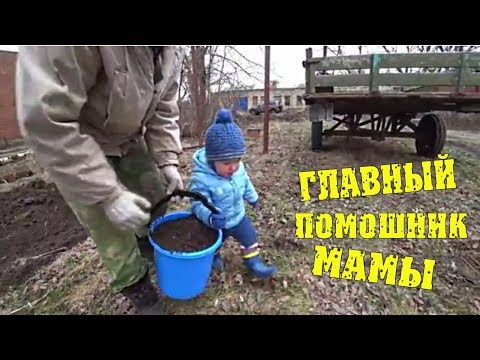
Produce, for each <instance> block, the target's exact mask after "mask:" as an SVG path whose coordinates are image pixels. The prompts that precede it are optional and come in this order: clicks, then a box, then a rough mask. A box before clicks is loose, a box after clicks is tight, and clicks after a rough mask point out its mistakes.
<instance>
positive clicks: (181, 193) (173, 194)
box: [151, 189, 220, 214]
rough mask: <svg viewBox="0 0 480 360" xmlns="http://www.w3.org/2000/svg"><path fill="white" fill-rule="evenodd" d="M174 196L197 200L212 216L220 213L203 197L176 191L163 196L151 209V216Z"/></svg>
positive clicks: (184, 191) (197, 194)
mask: <svg viewBox="0 0 480 360" xmlns="http://www.w3.org/2000/svg"><path fill="white" fill-rule="evenodd" d="M175 196H180V197H182V198H183V197H189V198H192V199H195V200H199V201H201V202H202V204H203V205H204V206H205V207H206V208H207V209H208V210H210V211H211V212H212V213H214V214H219V213H220V212H219V211H218V210H217V208H216V207H215V206H213V205H212V204H211V203H210V202H209V201H208V199H207V198H206V197H205V195H202V194H200V193H198V192H194V191H187V190H179V189H176V190H174V191H173V193H171V194H170V195H167V196H165V197H164V198H163V199H161V200H160V201H159V202H158V204H157V205H156V206H155V207H154V208H153V210H152V211H151V213H152V214H154V213H155V211H156V210H157V209H158V208H159V207H161V206H162V205H163V204H165V203H166V202H168V201H170V199H171V198H172V197H175Z"/></svg>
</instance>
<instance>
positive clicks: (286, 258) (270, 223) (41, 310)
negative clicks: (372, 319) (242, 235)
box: [0, 118, 480, 314]
mask: <svg viewBox="0 0 480 360" xmlns="http://www.w3.org/2000/svg"><path fill="white" fill-rule="evenodd" d="M260 121H261V120H260ZM252 122H253V121H252V120H249V121H248V124H249V125H248V126H252ZM257 125H258V127H262V125H261V124H257ZM450 134H451V136H450ZM270 139H271V140H270V149H269V150H270V151H269V154H267V155H263V154H262V148H263V144H262V141H261V138H260V139H247V143H248V156H247V157H246V159H245V163H246V166H247V170H248V171H249V175H250V177H251V179H252V181H253V183H254V184H255V186H256V188H257V191H258V192H259V194H260V199H261V207H260V209H259V210H257V211H255V212H254V211H253V210H252V209H251V208H248V207H247V213H248V214H249V215H250V216H251V217H252V219H253V223H254V225H255V226H256V227H257V230H258V234H259V238H260V242H261V244H262V248H261V254H262V256H263V257H264V258H265V259H267V260H268V261H270V262H274V263H276V264H277V265H278V267H279V273H278V275H277V276H276V277H275V278H274V279H271V280H256V279H251V278H250V277H249V276H248V274H247V272H246V270H245V268H244V267H243V264H242V261H241V257H240V250H239V246H238V244H236V243H235V242H234V241H228V242H226V244H225V245H224V247H223V249H222V253H223V256H224V259H225V263H226V264H225V265H226V268H225V271H224V272H221V273H220V272H213V273H212V277H211V280H210V283H209V286H208V289H207V291H206V292H205V293H204V294H203V295H202V296H201V297H199V298H197V299H195V300H192V301H188V302H180V301H173V300H170V299H165V301H166V303H167V310H168V313H171V314H480V276H479V274H480V246H479V245H480V244H479V242H480V238H479V236H478V230H479V227H480V222H479V220H480V217H479V215H480V213H479V212H480V206H479V205H478V200H477V199H478V196H479V195H480V177H479V175H480V170H479V169H480V156H479V153H478V148H479V147H478V145H479V144H480V134H479V133H477V132H475V131H469V132H465V131H463V130H462V131H459V130H457V131H455V130H454V131H451V132H449V136H448V141H447V144H446V147H445V149H444V152H445V153H448V154H449V156H450V158H454V159H455V164H456V165H455V166H456V167H455V171H456V172H455V179H456V182H457V188H456V189H454V190H448V191H442V192H435V191H431V192H417V193H410V194H395V195H390V196H388V195H385V196H373V197H362V198H355V199H343V200H340V199H337V200H326V201H322V202H320V201H313V202H301V201H300V189H299V182H298V172H299V171H307V170H321V169H333V168H336V169H340V168H342V167H346V166H355V167H358V166H362V165H379V164H387V163H405V162H410V161H411V162H413V163H414V164H415V166H417V167H418V166H419V164H420V162H421V161H422V160H423V159H420V158H418V157H417V156H416V154H415V153H414V143H413V141H412V140H409V139H388V140H386V141H385V142H383V143H376V142H373V141H371V140H369V139H359V138H351V139H348V140H347V139H344V138H330V139H328V145H329V146H328V150H327V151H323V152H318V153H317V152H312V151H310V124H309V123H308V122H307V121H305V119H301V118H299V119H295V121H290V120H288V121H285V119H275V118H274V119H273V120H272V122H271V130H270ZM193 151H194V150H188V151H186V152H185V153H184V154H183V155H182V158H181V163H182V164H181V167H182V170H183V171H182V172H183V173H184V174H185V179H184V181H185V182H186V181H187V176H188V174H189V169H190V160H191V155H192V153H193ZM17 166H18V168H19V169H20V168H21V167H22V165H18V164H17ZM19 171H20V170H19ZM1 177H2V169H1V167H0V178H1ZM36 183H37V185H36V187H39V188H38V189H35V188H34V187H33V186H31V185H29V186H26V187H25V188H22V189H15V190H13V191H12V190H11V191H4V192H2V187H6V186H10V185H9V184H3V185H0V204H1V210H0V211H1V215H0V224H1V226H2V231H1V232H0V273H1V274H2V275H1V283H0V313H5V314H8V313H16V314H22V313H29V314H52V313H54V314H65V313H67V314H121V313H122V312H123V310H124V307H125V306H126V305H125V302H124V299H123V298H122V297H121V296H119V295H115V294H113V293H112V292H111V290H110V289H109V287H108V277H107V273H106V271H105V269H104V267H103V265H102V263H101V262H100V260H99V258H98V256H97V254H96V252H95V244H94V243H93V241H92V240H91V239H90V238H88V235H87V234H86V233H85V232H84V231H83V229H82V228H81V227H80V226H79V224H78V223H77V222H76V220H75V218H74V217H73V215H72V214H71V212H70V211H69V209H68V208H67V207H66V205H65V204H64V203H63V201H62V200H61V198H60V197H59V195H58V194H57V193H56V191H55V188H54V187H53V186H38V183H40V184H42V182H38V181H37V182H36ZM185 207H186V204H185V203H182V204H180V205H176V206H172V207H171V210H174V209H178V208H183V209H185ZM387 211H396V212H447V213H448V212H467V213H468V218H467V220H466V222H465V223H466V225H467V229H468V235H469V238H468V239H466V240H454V239H452V240H429V239H412V240H398V239H395V240H384V239H376V238H374V239H370V240H360V239H356V240H335V239H328V240H320V239H311V240H309V239H297V238H296V237H295V213H296V212H313V213H315V214H318V213H320V212H324V213H329V214H334V213H336V212H344V213H349V212H358V213H364V212H372V213H379V212H387ZM28 224H30V225H28ZM315 245H327V246H328V247H329V248H332V247H333V246H338V247H341V248H343V249H345V250H347V249H360V250H365V251H367V252H369V251H379V252H382V253H383V254H398V255H400V256H406V255H408V256H413V257H414V259H415V261H414V266H413V267H414V268H417V269H421V266H422V261H423V259H425V258H428V259H435V260H436V265H435V272H434V276H433V289H432V290H422V289H418V288H405V287H399V286H389V285H385V284H384V282H383V281H382V280H380V281H379V282H378V283H368V282H356V281H352V280H346V279H334V278H330V277H329V276H328V275H324V276H321V277H319V276H314V275H312V268H313V264H314V257H315V251H314V247H315ZM57 250H58V252H55V253H53V254H46V253H47V252H49V251H57ZM35 256H38V257H37V258H34V257H35ZM150 265H151V266H152V267H153V264H150ZM397 275H398V274H397ZM152 279H155V274H154V273H152ZM28 303H30V304H31V306H26V304H28Z"/></svg>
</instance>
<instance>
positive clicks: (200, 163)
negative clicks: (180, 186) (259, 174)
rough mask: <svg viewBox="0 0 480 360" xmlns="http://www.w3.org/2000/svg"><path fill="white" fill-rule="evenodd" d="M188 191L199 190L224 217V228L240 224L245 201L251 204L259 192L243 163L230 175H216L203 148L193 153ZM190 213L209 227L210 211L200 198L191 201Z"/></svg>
mask: <svg viewBox="0 0 480 360" xmlns="http://www.w3.org/2000/svg"><path fill="white" fill-rule="evenodd" d="M187 188H188V190H190V191H195V192H198V193H201V194H203V195H205V196H206V197H207V199H208V200H209V201H210V202H211V203H212V204H213V205H214V206H215V207H216V208H217V209H219V210H220V211H221V212H222V213H223V214H225V216H226V218H227V224H226V226H225V229H229V228H232V227H234V226H236V225H238V224H239V223H240V221H241V220H242V219H243V217H244V216H245V203H244V200H245V201H247V202H248V203H250V204H253V203H255V202H256V201H257V200H258V194H257V192H256V190H255V187H254V186H253V184H252V182H251V181H250V178H249V177H248V174H247V172H246V171H245V167H244V165H243V163H242V162H240V166H239V168H238V170H237V171H236V172H235V173H234V174H233V175H232V177H230V178H224V177H222V176H220V175H218V174H217V173H216V172H215V170H214V169H213V168H212V167H210V166H209V165H208V163H207V159H206V156H205V148H202V149H199V150H197V151H196V152H195V153H194V154H193V168H192V174H191V177H190V181H189V184H188V186H187ZM191 204H192V209H191V210H192V212H193V213H194V214H195V215H196V216H197V218H198V219H199V220H201V221H202V222H203V223H204V224H205V225H207V226H211V225H210V222H209V219H210V215H211V211H210V210H208V208H206V207H205V206H204V205H203V204H202V203H201V202H200V201H194V200H192V202H191Z"/></svg>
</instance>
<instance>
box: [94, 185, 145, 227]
mask: <svg viewBox="0 0 480 360" xmlns="http://www.w3.org/2000/svg"><path fill="white" fill-rule="evenodd" d="M102 205H103V208H104V209H105V213H106V215H107V216H108V218H109V219H110V221H111V222H113V223H114V224H115V225H117V226H118V228H119V229H121V230H136V229H138V228H140V227H142V226H144V225H146V224H147V223H148V222H149V221H150V208H151V204H150V202H149V201H148V200H147V199H145V198H143V197H141V196H138V195H136V194H134V193H132V192H130V191H123V192H122V193H121V194H120V196H117V197H116V198H114V199H112V200H108V201H106V202H105V203H103V204H102Z"/></svg>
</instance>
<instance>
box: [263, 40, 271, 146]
mask: <svg viewBox="0 0 480 360" xmlns="http://www.w3.org/2000/svg"><path fill="white" fill-rule="evenodd" d="M264 108H265V118H264V120H263V153H264V154H267V153H268V129H269V126H268V125H269V124H268V123H269V121H270V46H265V89H264Z"/></svg>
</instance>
